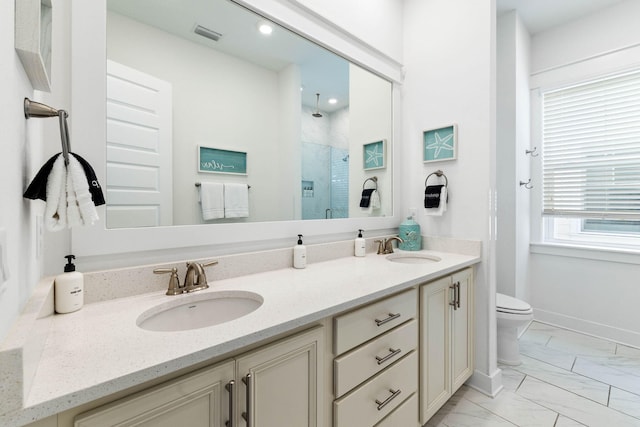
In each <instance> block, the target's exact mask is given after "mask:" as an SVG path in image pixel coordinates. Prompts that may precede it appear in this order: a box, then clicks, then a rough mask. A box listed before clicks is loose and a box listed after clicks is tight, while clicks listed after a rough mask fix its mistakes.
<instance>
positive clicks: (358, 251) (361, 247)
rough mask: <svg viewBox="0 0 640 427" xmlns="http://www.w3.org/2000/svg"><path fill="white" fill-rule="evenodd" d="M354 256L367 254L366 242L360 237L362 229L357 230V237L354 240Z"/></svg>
mask: <svg viewBox="0 0 640 427" xmlns="http://www.w3.org/2000/svg"><path fill="white" fill-rule="evenodd" d="M354 254H355V256H365V255H366V254H367V242H366V241H365V240H364V237H362V230H358V237H356V240H355V250H354Z"/></svg>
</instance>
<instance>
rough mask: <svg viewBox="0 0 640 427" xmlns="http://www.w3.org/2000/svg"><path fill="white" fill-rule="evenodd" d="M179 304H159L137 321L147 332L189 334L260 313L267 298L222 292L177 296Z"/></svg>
mask: <svg viewBox="0 0 640 427" xmlns="http://www.w3.org/2000/svg"><path fill="white" fill-rule="evenodd" d="M171 298H177V299H176V300H175V301H170V302H167V303H163V304H159V305H157V306H155V307H152V308H150V309H148V310H147V311H145V312H144V313H142V314H141V315H140V316H139V317H138V319H137V320H136V324H137V325H138V327H140V328H142V329H145V330H147V331H158V332H171V331H187V330H191V329H199V328H206V327H207V326H213V325H219V324H221V323H225V322H229V321H231V320H235V319H238V318H240V317H242V316H245V315H247V314H249V313H251V312H253V311H255V310H257V309H258V308H259V307H260V306H261V305H262V303H263V301H264V300H263V298H262V297H261V296H260V295H258V294H256V293H253V292H245V291H219V292H207V293H204V294H193V295H187V296H176V297H171Z"/></svg>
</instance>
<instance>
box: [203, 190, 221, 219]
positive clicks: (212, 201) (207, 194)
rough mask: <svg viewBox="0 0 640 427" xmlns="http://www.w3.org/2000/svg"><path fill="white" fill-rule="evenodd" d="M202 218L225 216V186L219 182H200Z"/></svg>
mask: <svg viewBox="0 0 640 427" xmlns="http://www.w3.org/2000/svg"><path fill="white" fill-rule="evenodd" d="M200 204H201V207H202V219H204V220H205V221H207V220H210V219H218V218H224V186H223V185H222V184H221V183H218V182H203V183H202V184H200Z"/></svg>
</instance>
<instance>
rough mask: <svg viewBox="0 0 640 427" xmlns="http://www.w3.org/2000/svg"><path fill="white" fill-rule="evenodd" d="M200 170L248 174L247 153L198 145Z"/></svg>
mask: <svg viewBox="0 0 640 427" xmlns="http://www.w3.org/2000/svg"><path fill="white" fill-rule="evenodd" d="M198 172H207V173H230V174H235V175H246V174H247V153H245V152H244V151H232V150H222V149H219V148H211V147H205V146H204V145H198Z"/></svg>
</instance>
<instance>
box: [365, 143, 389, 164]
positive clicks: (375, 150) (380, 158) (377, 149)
mask: <svg viewBox="0 0 640 427" xmlns="http://www.w3.org/2000/svg"><path fill="white" fill-rule="evenodd" d="M385 161H386V157H385V140H384V139H382V140H380V141H376V142H370V143H369V144H364V145H363V146H362V167H363V168H364V170H372V169H383V168H385V167H386V164H385Z"/></svg>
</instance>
